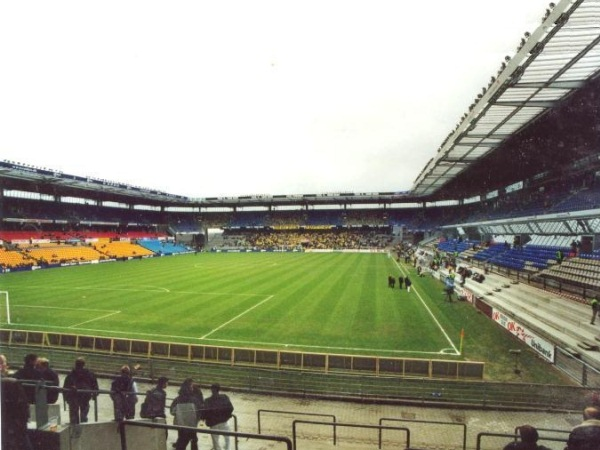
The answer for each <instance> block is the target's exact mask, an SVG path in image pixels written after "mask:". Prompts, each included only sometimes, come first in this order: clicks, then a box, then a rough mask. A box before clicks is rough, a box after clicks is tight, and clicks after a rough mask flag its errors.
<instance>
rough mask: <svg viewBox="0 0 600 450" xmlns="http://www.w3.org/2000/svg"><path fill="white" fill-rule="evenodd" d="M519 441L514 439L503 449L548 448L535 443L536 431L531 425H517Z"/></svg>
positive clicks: (541, 449) (526, 449) (546, 449)
mask: <svg viewBox="0 0 600 450" xmlns="http://www.w3.org/2000/svg"><path fill="white" fill-rule="evenodd" d="M519 436H520V437H521V440H520V441H514V442H511V443H509V444H507V445H506V446H505V447H504V450H549V449H548V447H544V446H543V445H537V441H538V439H539V435H538V431H537V430H536V429H535V428H534V427H532V426H531V425H521V426H520V427H519Z"/></svg>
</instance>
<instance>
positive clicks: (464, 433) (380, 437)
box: [379, 417, 467, 450]
mask: <svg viewBox="0 0 600 450" xmlns="http://www.w3.org/2000/svg"><path fill="white" fill-rule="evenodd" d="M384 420H387V421H390V422H412V423H425V424H432V425H450V426H457V427H462V429H463V445H462V447H463V450H467V425H466V424H464V423H456V422H438V421H435V420H417V419H395V418H391V417H382V418H381V419H379V425H383V421H384ZM382 435H383V433H382V431H381V430H380V431H379V448H381V443H382V440H383V438H382Z"/></svg>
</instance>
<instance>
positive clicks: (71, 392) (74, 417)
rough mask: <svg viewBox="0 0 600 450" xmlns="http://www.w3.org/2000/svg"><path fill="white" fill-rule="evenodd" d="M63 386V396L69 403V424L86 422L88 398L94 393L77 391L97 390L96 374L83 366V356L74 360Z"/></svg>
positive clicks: (88, 408)
mask: <svg viewBox="0 0 600 450" xmlns="http://www.w3.org/2000/svg"><path fill="white" fill-rule="evenodd" d="M63 388H64V389H65V390H64V391H63V397H64V399H65V401H66V402H67V404H68V405H69V421H70V422H71V424H78V423H86V422H87V421H88V413H89V412H90V400H91V399H92V397H95V394H93V393H92V392H77V391H78V390H84V391H97V390H98V381H97V380H96V376H95V375H94V374H93V373H92V372H91V371H89V370H88V369H86V368H85V359H83V357H79V358H77V359H76V360H75V368H74V369H73V370H72V371H71V372H70V373H69V374H68V375H67V376H66V377H65V381H64V383H63Z"/></svg>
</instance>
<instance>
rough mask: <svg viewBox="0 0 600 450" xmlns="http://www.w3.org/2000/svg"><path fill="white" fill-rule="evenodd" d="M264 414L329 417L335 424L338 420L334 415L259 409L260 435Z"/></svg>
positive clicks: (334, 436)
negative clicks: (261, 418)
mask: <svg viewBox="0 0 600 450" xmlns="http://www.w3.org/2000/svg"><path fill="white" fill-rule="evenodd" d="M264 413H271V414H282V415H293V416H309V417H329V418H331V419H333V420H332V422H333V423H335V422H337V419H336V417H335V415H333V414H319V413H307V412H298V411H280V410H275V409H259V410H258V413H257V415H258V434H260V433H261V420H260V416H261V415H262V414H264ZM335 443H336V433H335V427H334V429H333V445H335Z"/></svg>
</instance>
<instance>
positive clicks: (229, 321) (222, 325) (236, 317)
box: [200, 295, 275, 339]
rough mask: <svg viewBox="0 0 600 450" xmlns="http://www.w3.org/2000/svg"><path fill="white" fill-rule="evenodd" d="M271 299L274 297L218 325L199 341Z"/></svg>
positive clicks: (270, 296) (269, 297) (271, 296)
mask: <svg viewBox="0 0 600 450" xmlns="http://www.w3.org/2000/svg"><path fill="white" fill-rule="evenodd" d="M273 297H275V296H274V295H269V296H268V297H267V298H265V299H264V300H263V301H262V302H258V303H257V304H256V305H254V306H251V307H250V308H248V309H247V310H245V311H243V312H241V313H240V314H238V315H237V316H235V317H234V318H233V319H230V320H228V321H227V322H225V323H223V324H221V325H219V326H218V327H217V328H214V329H212V330H211V331H209V332H208V333H206V334H205V335H204V336H202V337H200V339H206V338H207V337H208V336H210V335H211V334H213V333H216V332H217V331H219V330H220V329H221V328H223V327H226V326H227V325H229V324H230V323H232V322H234V321H236V320H238V319H239V318H240V317H242V316H244V315H246V314H248V313H249V312H250V311H252V310H253V309H254V308H258V307H259V306H260V305H262V304H263V303H266V302H268V301H269V300H271V299H272V298H273Z"/></svg>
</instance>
